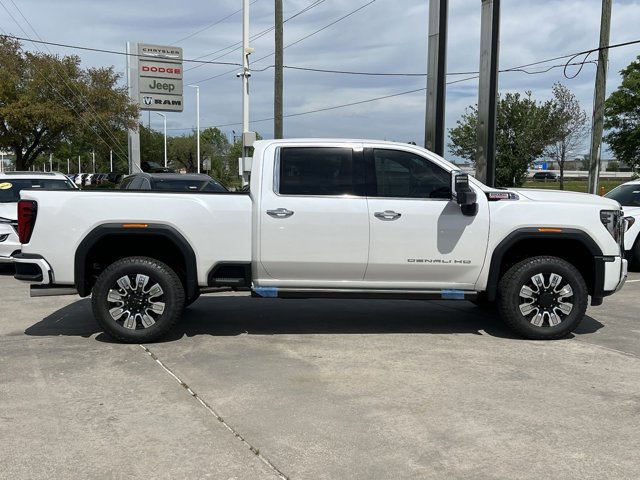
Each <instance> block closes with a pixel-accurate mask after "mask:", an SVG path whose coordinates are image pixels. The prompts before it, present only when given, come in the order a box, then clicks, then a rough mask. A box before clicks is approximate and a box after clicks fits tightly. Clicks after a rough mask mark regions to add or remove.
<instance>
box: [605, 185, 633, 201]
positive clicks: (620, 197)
mask: <svg viewBox="0 0 640 480" xmlns="http://www.w3.org/2000/svg"><path fill="white" fill-rule="evenodd" d="M605 197H607V198H610V199H612V200H616V201H617V202H618V203H620V205H622V206H623V207H640V184H634V185H620V186H619V187H618V188H616V189H614V190H611V191H610V192H609V193H607V194H606V195H605Z"/></svg>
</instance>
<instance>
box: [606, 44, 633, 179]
mask: <svg viewBox="0 0 640 480" xmlns="http://www.w3.org/2000/svg"><path fill="white" fill-rule="evenodd" d="M620 74H621V75H622V83H621V84H620V86H619V87H618V88H617V90H616V91H615V92H613V93H612V94H611V95H610V96H609V98H607V100H606V102H605V113H604V115H605V122H604V127H605V128H606V129H607V130H610V131H609V133H607V135H606V136H605V137H604V139H605V141H606V142H607V143H608V144H609V147H610V148H611V150H612V151H613V153H614V154H615V155H616V157H617V158H618V160H622V161H624V162H625V163H626V164H627V165H629V166H631V167H638V166H640V55H639V56H638V57H637V58H636V60H635V61H633V62H631V63H630V64H629V66H628V67H627V68H625V69H623V70H622V71H621V72H620Z"/></svg>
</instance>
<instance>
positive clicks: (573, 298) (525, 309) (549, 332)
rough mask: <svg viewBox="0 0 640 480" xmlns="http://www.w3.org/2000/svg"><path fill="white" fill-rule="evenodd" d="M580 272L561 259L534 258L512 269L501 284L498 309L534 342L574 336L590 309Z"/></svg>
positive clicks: (508, 321) (509, 323)
mask: <svg viewBox="0 0 640 480" xmlns="http://www.w3.org/2000/svg"><path fill="white" fill-rule="evenodd" d="M587 300H588V293H587V286H586V284H585V281H584V279H583V278H582V275H581V274H580V272H579V271H578V270H577V269H576V268H575V267H574V266H573V265H571V264H570V263H568V262H566V261H565V260H562V259H561V258H557V257H551V256H540V257H532V258H528V259H526V260H523V261H522V262H520V263H518V264H516V265H514V266H513V267H511V268H510V269H509V270H508V271H507V272H506V273H505V274H504V276H503V277H502V278H501V279H500V283H499V285H498V298H497V303H498V310H499V312H500V316H501V317H502V319H503V320H504V321H505V322H506V323H507V324H508V325H509V326H510V327H511V328H513V329H514V330H515V331H516V332H518V333H519V334H520V335H522V336H523V337H525V338H529V339H532V340H552V339H557V338H563V337H565V336H567V335H568V334H569V333H571V332H572V331H573V330H574V329H575V328H576V327H577V326H578V324H579V323H580V322H581V321H582V319H583V317H584V315H585V312H586V310H587Z"/></svg>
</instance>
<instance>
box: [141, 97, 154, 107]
mask: <svg viewBox="0 0 640 480" xmlns="http://www.w3.org/2000/svg"><path fill="white" fill-rule="evenodd" d="M142 101H143V102H144V104H145V105H151V104H152V103H153V97H142Z"/></svg>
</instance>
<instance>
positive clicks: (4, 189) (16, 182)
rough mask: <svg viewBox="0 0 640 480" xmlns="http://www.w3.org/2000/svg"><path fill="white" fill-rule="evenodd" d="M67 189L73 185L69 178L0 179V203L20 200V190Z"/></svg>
mask: <svg viewBox="0 0 640 480" xmlns="http://www.w3.org/2000/svg"><path fill="white" fill-rule="evenodd" d="M36 188H38V189H53V190H69V189H73V188H74V186H73V184H72V183H71V182H70V181H69V180H59V179H35V178H16V179H11V180H4V179H3V180H0V203H15V202H17V201H18V200H20V190H31V189H36Z"/></svg>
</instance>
